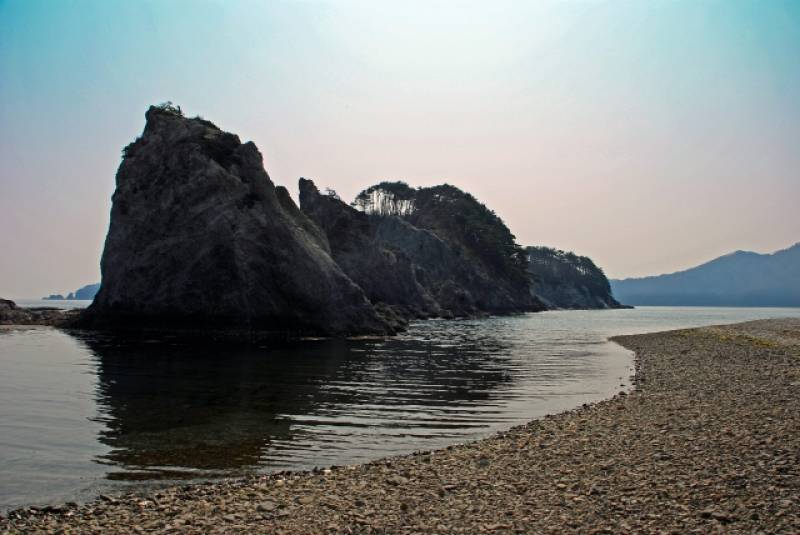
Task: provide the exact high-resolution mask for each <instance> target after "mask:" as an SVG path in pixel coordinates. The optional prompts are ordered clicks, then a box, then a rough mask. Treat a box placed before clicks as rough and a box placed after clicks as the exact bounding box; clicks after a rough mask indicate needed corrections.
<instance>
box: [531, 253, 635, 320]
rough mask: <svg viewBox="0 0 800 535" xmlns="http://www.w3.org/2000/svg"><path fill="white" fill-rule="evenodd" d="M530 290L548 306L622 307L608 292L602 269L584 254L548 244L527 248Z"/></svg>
mask: <svg viewBox="0 0 800 535" xmlns="http://www.w3.org/2000/svg"><path fill="white" fill-rule="evenodd" d="M526 253H527V255H528V260H529V263H528V270H529V272H530V274H531V277H532V279H533V285H532V286H531V291H532V292H533V294H534V295H536V296H537V297H538V298H539V299H541V300H542V301H543V302H544V303H546V304H547V306H548V307H549V308H562V309H602V308H626V307H625V306H623V305H621V304H620V303H619V302H618V301H617V300H616V299H614V297H613V296H612V294H611V286H610V285H609V282H608V279H607V278H606V276H605V274H604V273H603V270H601V269H600V268H598V267H597V266H596V265H595V263H594V262H592V260H591V259H590V258H588V257H586V256H578V255H576V254H574V253H566V252H564V251H559V250H557V249H551V248H549V247H528V248H527V249H526Z"/></svg>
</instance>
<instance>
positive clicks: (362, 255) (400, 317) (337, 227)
mask: <svg viewBox="0 0 800 535" xmlns="http://www.w3.org/2000/svg"><path fill="white" fill-rule="evenodd" d="M300 207H301V209H302V211H303V212H304V213H305V214H307V215H308V217H309V218H310V219H311V220H313V221H314V222H315V223H316V225H317V226H318V227H319V228H320V229H322V231H323V232H324V234H325V239H326V240H327V242H328V243H329V244H330V249H331V255H332V256H333V258H334V260H336V263H337V264H339V266H340V267H341V268H342V270H344V272H345V273H346V274H347V275H348V276H349V277H350V278H351V279H352V280H353V281H354V282H355V283H356V284H358V285H359V286H360V287H361V288H362V289H363V290H364V293H366V295H367V297H368V298H369V299H370V301H371V302H372V303H373V304H376V305H378V306H380V307H381V309H382V310H383V311H384V315H385V316H386V317H387V319H390V320H391V321H394V322H399V323H401V324H402V323H403V322H404V321H405V320H406V319H410V318H420V317H428V316H435V315H440V314H441V312H442V311H441V309H440V307H439V305H438V303H437V302H436V300H435V299H434V298H433V297H432V296H431V295H430V293H429V292H428V290H427V289H426V288H424V287H423V286H422V285H421V284H420V283H419V281H418V280H417V268H416V266H415V265H414V264H413V263H412V262H411V259H410V258H409V257H408V256H407V255H406V254H405V253H403V251H402V250H400V249H399V248H397V247H394V246H392V245H391V244H390V243H389V242H388V241H387V240H386V239H385V237H384V236H381V235H380V234H379V233H378V232H377V230H378V229H377V228H376V225H374V224H373V223H374V222H373V221H371V220H370V218H369V216H367V214H365V213H363V212H359V211H358V210H355V209H354V208H352V207H350V206H348V205H347V204H345V203H344V202H342V201H341V200H339V199H338V198H336V197H334V196H330V195H323V194H321V193H320V192H319V190H318V189H317V187H316V186H315V185H314V183H313V182H312V181H310V180H306V179H303V178H301V179H300Z"/></svg>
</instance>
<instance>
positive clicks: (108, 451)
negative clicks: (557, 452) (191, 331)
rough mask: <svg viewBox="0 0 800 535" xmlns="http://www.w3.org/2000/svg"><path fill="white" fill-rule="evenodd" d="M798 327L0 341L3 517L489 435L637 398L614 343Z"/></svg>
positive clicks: (615, 315) (578, 316) (448, 329)
mask: <svg viewBox="0 0 800 535" xmlns="http://www.w3.org/2000/svg"><path fill="white" fill-rule="evenodd" d="M83 303H84V304H85V302H83ZM786 316H794V317H800V309H775V308H773V309H754V308H747V309H743V308H666V307H664V308H662V307H657V308H646V307H642V308H638V309H635V310H616V311H575V312H545V313H539V314H529V315H525V316H518V317H511V318H490V319H484V320H464V321H444V320H433V321H423V322H418V323H415V324H414V325H413V326H412V327H411V328H410V329H409V331H408V332H406V333H404V334H403V335H401V336H399V337H397V338H393V339H388V340H381V341H363V340H362V341H314V342H304V343H301V344H297V345H294V346H292V347H284V348H252V347H251V348H231V347H225V346H216V347H214V346H208V345H203V346H193V345H186V344H179V343H175V342H171V341H169V340H165V339H153V340H147V341H143V342H138V343H135V344H132V343H129V342H125V341H123V340H119V339H115V338H110V337H107V336H98V335H86V334H67V333H65V332H61V331H57V330H53V329H46V328H37V329H27V330H25V329H11V330H2V331H0V367H1V368H0V369H2V374H0V510H7V509H9V508H13V507H18V506H21V505H28V504H37V503H54V502H63V501H67V500H76V501H80V500H85V499H88V498H91V497H93V496H95V495H96V494H97V493H99V492H114V491H121V490H126V487H131V486H136V485H153V484H158V483H163V482H165V481H166V482H175V481H184V480H191V479H198V478H199V479H210V478H218V477H229V476H239V475H245V474H252V473H258V472H268V471H274V470H281V469H304V468H312V467H315V466H325V465H331V464H351V463H357V462H363V461H367V460H371V459H375V458H379V457H383V456H386V455H394V454H400V453H407V452H411V451H414V450H420V449H430V448H437V447H441V446H445V445H448V444H453V443H456V442H463V441H467V440H473V439H477V438H481V437H485V436H487V435H490V434H491V433H493V432H495V431H497V430H500V429H506V428H509V427H511V426H513V425H515V424H519V423H523V422H525V421H527V420H530V419H532V418H535V417H538V416H543V415H545V414H549V413H555V412H558V411H562V410H565V409H569V408H573V407H575V406H578V405H580V404H581V403H585V402H590V401H595V400H599V399H602V398H606V397H608V396H610V395H612V394H613V393H615V392H617V391H619V390H620V389H622V388H625V387H628V386H629V385H630V375H631V373H632V358H631V354H630V353H629V352H628V351H626V350H624V349H622V348H621V347H619V346H617V345H615V344H612V343H610V342H608V341H607V338H608V337H609V336H613V335H617V334H632V333H642V332H653V331H659V330H665V329H674V328H682V327H692V326H700V325H710V324H715V323H730V322H736V321H744V320H749V319H758V318H770V317H786Z"/></svg>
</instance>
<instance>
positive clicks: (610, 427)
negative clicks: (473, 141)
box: [0, 319, 800, 534]
mask: <svg viewBox="0 0 800 535" xmlns="http://www.w3.org/2000/svg"><path fill="white" fill-rule="evenodd" d="M616 341H617V342H619V343H620V344H622V345H623V346H625V347H628V348H630V349H632V350H634V351H635V352H636V369H637V371H636V381H635V384H636V390H635V391H633V392H631V393H629V394H627V395H626V394H621V395H618V396H616V397H615V398H613V399H611V400H608V401H604V402H600V403H597V404H594V405H591V406H584V407H582V408H580V409H576V410H573V411H569V412H566V413H562V414H559V415H555V416H549V417H546V418H543V419H540V420H535V421H532V422H530V423H528V424H526V425H523V426H519V427H516V428H514V429H512V430H510V431H508V432H505V433H501V434H498V435H495V436H493V437H491V438H488V439H486V440H482V441H478V442H474V443H470V444H466V445H458V446H453V447H450V448H447V449H444V450H439V451H434V452H420V453H417V454H414V455H408V456H402V457H397V458H391V459H383V460H380V461H376V462H373V463H369V464H365V465H360V466H350V467H333V468H331V469H327V470H321V471H317V472H302V473H281V474H272V475H269V476H263V477H258V478H252V479H247V480H238V481H228V482H221V483H209V484H198V485H191V486H186V487H175V488H170V489H166V490H162V491H159V492H157V493H155V494H152V495H149V496H132V495H131V496H123V497H108V496H106V497H101V498H100V499H99V500H97V501H96V502H94V503H91V504H87V505H83V506H76V505H65V506H56V507H50V508H27V509H25V510H18V511H14V512H11V513H9V515H8V517H7V518H3V519H2V520H0V533H29V532H32V533H35V532H42V533H45V532H46V533H53V532H55V533H149V532H175V533H242V532H255V533H276V534H277V533H426V534H427V533H469V534H473V533H564V532H575V533H624V532H645V533H798V532H800V506H798V503H800V320H797V319H792V320H763V321H754V322H748V323H743V324H737V325H732V326H721V327H705V328H699V329H689V330H680V331H670V332H666V333H656V334H646V335H636V336H624V337H619V338H617V339H616Z"/></svg>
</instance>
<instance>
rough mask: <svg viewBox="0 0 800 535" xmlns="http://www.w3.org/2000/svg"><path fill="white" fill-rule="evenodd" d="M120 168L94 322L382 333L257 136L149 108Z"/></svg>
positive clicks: (383, 327)
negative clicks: (270, 170)
mask: <svg viewBox="0 0 800 535" xmlns="http://www.w3.org/2000/svg"><path fill="white" fill-rule="evenodd" d="M146 119H147V124H146V126H145V128H144V132H143V134H142V136H141V137H140V138H138V139H137V140H136V141H134V142H133V143H131V144H130V145H128V146H127V147H126V148H125V150H124V151H123V154H124V157H123V160H122V163H121V165H120V167H119V170H118V172H117V177H116V184H117V187H116V191H115V193H114V196H113V199H112V200H113V206H112V209H111V224H110V227H109V231H108V236H107V238H106V243H105V248H104V251H103V255H102V259H101V271H102V283H101V287H100V290H99V292H98V293H97V295H96V297H95V300H94V302H93V303H92V305H91V306H90V307H89V309H88V310H87V312H86V314H85V315H84V317H83V318H82V321H81V322H80V323H81V325H82V326H85V327H94V328H115V329H116V328H140V327H144V328H190V329H203V330H207V329H219V330H227V329H237V330H238V329H244V330H249V331H264V332H269V333H276V334H289V335H305V334H308V335H312V334H313V335H317V334H320V335H348V334H369V333H387V332H390V331H391V328H390V327H389V326H388V325H387V323H386V322H385V321H384V320H383V319H381V317H380V316H379V315H378V313H377V311H376V310H375V308H374V307H373V306H372V304H371V303H370V302H369V300H368V299H367V297H366V296H365V294H364V292H363V291H362V290H361V288H359V287H358V286H357V285H356V284H355V283H353V281H352V280H350V279H349V278H348V277H347V275H345V273H344V272H343V271H342V270H341V269H340V268H339V266H338V265H337V264H336V263H335V262H334V261H333V259H332V258H331V256H330V255H329V250H330V249H329V245H328V243H327V241H326V240H325V237H324V235H323V234H322V233H321V232H320V231H319V229H316V227H315V226H314V224H313V223H312V222H311V221H309V220H308V218H306V217H305V216H304V215H303V214H302V213H301V212H300V211H299V210H298V209H297V206H295V205H294V203H293V202H292V200H291V198H290V197H289V196H288V194H287V193H286V191H285V190H284V189H283V188H279V187H278V188H276V187H275V186H274V185H273V183H272V181H271V180H270V178H269V176H268V175H267V173H266V171H265V170H264V166H263V163H262V157H261V154H260V153H259V151H258V149H257V148H256V146H255V145H254V144H253V143H252V142H247V143H241V142H240V140H239V138H238V137H237V136H236V135H234V134H231V133H228V132H224V131H222V130H220V129H219V128H217V126H215V125H214V124H213V123H211V122H209V121H206V120H203V119H200V118H193V119H190V118H187V117H184V116H183V114H182V113H181V112H180V110H178V109H176V108H173V107H171V106H164V105H162V106H159V107H151V108H150V109H149V110H148V111H147V113H146Z"/></svg>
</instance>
